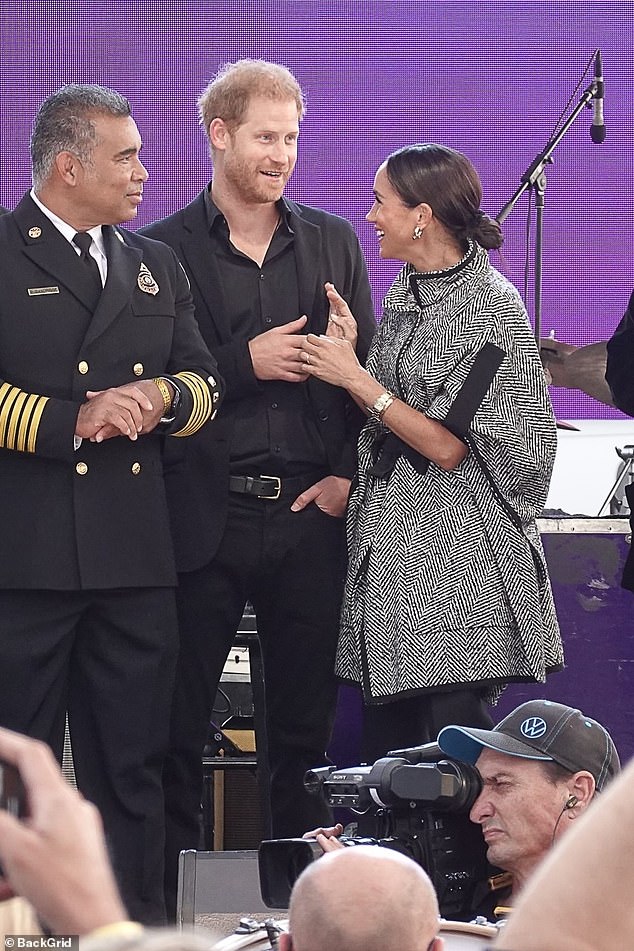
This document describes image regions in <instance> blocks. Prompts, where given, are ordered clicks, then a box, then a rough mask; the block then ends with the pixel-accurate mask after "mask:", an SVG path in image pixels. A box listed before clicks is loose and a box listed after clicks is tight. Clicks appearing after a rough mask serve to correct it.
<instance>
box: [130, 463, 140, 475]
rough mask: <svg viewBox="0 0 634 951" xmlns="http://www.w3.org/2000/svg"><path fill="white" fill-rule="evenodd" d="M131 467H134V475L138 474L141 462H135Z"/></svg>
mask: <svg viewBox="0 0 634 951" xmlns="http://www.w3.org/2000/svg"><path fill="white" fill-rule="evenodd" d="M131 468H132V475H138V474H139V472H140V471H141V463H140V462H133V463H132V467H131Z"/></svg>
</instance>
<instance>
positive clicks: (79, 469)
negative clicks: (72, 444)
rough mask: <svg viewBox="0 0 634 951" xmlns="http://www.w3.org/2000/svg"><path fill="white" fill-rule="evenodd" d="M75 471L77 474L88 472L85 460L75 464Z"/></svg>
mask: <svg viewBox="0 0 634 951" xmlns="http://www.w3.org/2000/svg"><path fill="white" fill-rule="evenodd" d="M75 472H76V473H77V475H86V473H87V472H88V466H87V464H86V463H85V462H78V463H77V465H76V466H75Z"/></svg>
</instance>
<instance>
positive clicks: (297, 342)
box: [249, 316, 308, 383]
mask: <svg viewBox="0 0 634 951" xmlns="http://www.w3.org/2000/svg"><path fill="white" fill-rule="evenodd" d="M306 320H307V318H306V317H305V316H303V317H298V318H297V320H291V321H290V322H289V323H288V324H283V325H282V326H281V327H273V328H272V329H271V330H266V331H265V332H264V333H261V334H258V336H257V337H253V339H252V340H249V352H250V354H251V362H252V363H253V372H254V373H255V375H256V377H257V379H258V380H284V381H285V382H286V383H303V382H304V380H307V379H308V373H307V372H306V367H305V366H304V364H303V362H302V344H303V343H304V341H305V340H306V337H305V336H304V335H303V334H300V331H301V330H302V329H303V327H305V325H306Z"/></svg>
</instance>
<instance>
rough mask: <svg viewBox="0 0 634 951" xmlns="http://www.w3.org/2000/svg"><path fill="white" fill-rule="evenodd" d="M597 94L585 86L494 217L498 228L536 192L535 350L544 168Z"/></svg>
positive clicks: (538, 335) (595, 88)
mask: <svg viewBox="0 0 634 951" xmlns="http://www.w3.org/2000/svg"><path fill="white" fill-rule="evenodd" d="M598 91H599V84H598V82H597V80H596V79H595V80H593V82H592V83H591V84H590V85H589V86H588V88H587V89H586V90H585V91H584V93H583V94H582V96H581V99H580V100H579V102H578V103H577V105H576V106H575V108H574V109H573V111H572V112H571V114H570V116H569V117H568V119H566V121H565V122H564V124H563V126H562V127H561V129H560V130H559V132H557V133H556V134H555V135H553V137H552V138H551V139H550V140H549V141H548V142H547V143H546V146H545V147H544V149H543V150H542V151H541V152H540V153H539V155H538V156H537V158H536V159H535V160H534V161H533V162H532V163H531V165H529V167H528V168H527V169H526V171H525V172H524V174H523V175H522V177H521V179H520V182H521V184H520V186H519V188H518V189H517V190H516V192H515V194H514V195H513V196H512V198H510V199H509V201H507V203H506V204H505V206H504V208H502V210H501V211H500V212H499V213H498V214H497V215H496V216H495V220H496V221H497V223H498V224H502V222H503V221H504V219H505V218H506V217H507V216H508V215H509V213H510V212H511V211H512V209H513V207H514V205H515V203H516V202H517V200H518V198H520V196H521V195H523V194H524V192H525V191H526V190H527V189H529V188H532V189H533V191H534V192H535V208H536V210H537V216H536V225H535V299H534V307H535V316H534V327H535V338H536V340H537V346H538V347H539V344H540V339H541V323H542V248H543V236H544V195H545V192H546V165H548V164H552V161H553V160H552V157H551V156H552V153H553V152H554V151H555V149H556V147H557V146H558V145H559V143H560V142H561V140H562V139H563V137H564V135H565V134H566V132H567V131H568V129H569V128H570V126H571V125H572V124H573V122H574V121H575V119H576V118H577V116H578V115H579V113H580V112H581V110H582V109H584V108H585V107H586V106H588V105H589V104H590V103H591V102H592V100H593V99H596V97H597V93H598Z"/></svg>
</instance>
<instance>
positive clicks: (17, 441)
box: [0, 383, 48, 453]
mask: <svg viewBox="0 0 634 951" xmlns="http://www.w3.org/2000/svg"><path fill="white" fill-rule="evenodd" d="M47 402H48V396H36V395H35V394H33V393H25V392H24V390H20V389H19V388H18V387H17V386H11V385H10V384H9V383H2V384H0V447H2V448H3V449H15V450H17V451H18V452H31V453H32V452H35V444H36V441H37V432H38V428H39V425H40V421H41V419H42V412H43V410H44V407H45V406H46V404H47Z"/></svg>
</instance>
